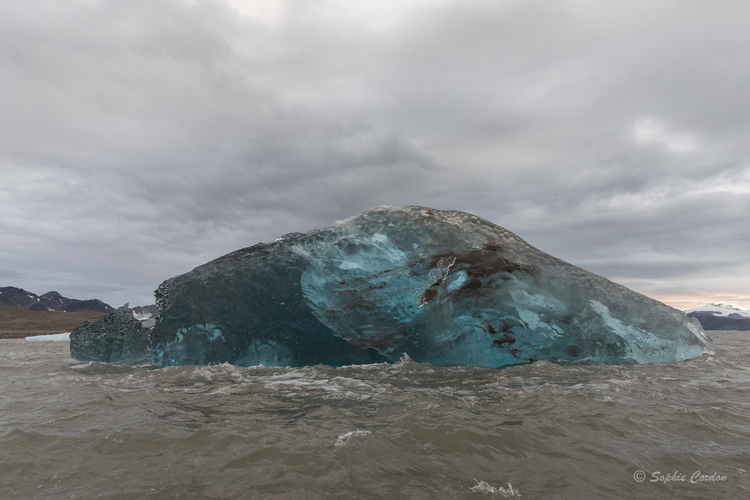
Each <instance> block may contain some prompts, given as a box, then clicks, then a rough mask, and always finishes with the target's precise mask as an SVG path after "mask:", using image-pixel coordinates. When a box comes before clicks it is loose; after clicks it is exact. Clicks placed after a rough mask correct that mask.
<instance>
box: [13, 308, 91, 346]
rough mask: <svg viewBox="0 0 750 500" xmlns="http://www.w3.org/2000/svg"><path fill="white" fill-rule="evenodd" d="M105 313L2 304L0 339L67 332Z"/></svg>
mask: <svg viewBox="0 0 750 500" xmlns="http://www.w3.org/2000/svg"><path fill="white" fill-rule="evenodd" d="M104 314H106V313H101V312H95V311H76V312H69V313H66V312H58V311H29V310H28V309H24V308H23V307H18V306H9V305H4V304H0V339H23V338H26V337H36V336H37V335H50V334H54V333H67V332H71V331H73V329H74V328H75V327H76V326H78V325H79V324H81V323H83V322H84V321H87V320H89V319H92V318H96V317H99V316H103V315H104Z"/></svg>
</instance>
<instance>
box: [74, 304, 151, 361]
mask: <svg viewBox="0 0 750 500" xmlns="http://www.w3.org/2000/svg"><path fill="white" fill-rule="evenodd" d="M150 333H151V330H150V329H149V328H146V327H145V326H144V324H143V323H141V322H140V321H138V320H137V319H136V318H135V317H134V316H133V312H132V311H131V310H130V308H129V307H128V304H125V305H124V306H122V307H120V308H118V309H117V310H115V312H112V313H110V314H108V315H106V316H100V317H98V318H93V319H90V320H88V321H84V322H83V323H81V324H80V325H78V326H76V327H75V328H74V329H73V331H72V332H71V333H70V356H71V357H72V358H75V359H77V360H79V361H101V362H105V363H118V364H133V363H137V362H141V361H143V360H144V359H150V358H151V344H152V342H151V338H150Z"/></svg>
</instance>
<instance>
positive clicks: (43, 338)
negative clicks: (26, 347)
mask: <svg viewBox="0 0 750 500" xmlns="http://www.w3.org/2000/svg"><path fill="white" fill-rule="evenodd" d="M69 341H70V332H67V333H53V334H51V335H35V336H33V337H26V342H69Z"/></svg>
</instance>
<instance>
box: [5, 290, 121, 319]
mask: <svg viewBox="0 0 750 500" xmlns="http://www.w3.org/2000/svg"><path fill="white" fill-rule="evenodd" d="M0 304H8V305H13V306H20V307H23V308H24V309H28V310H30V311H61V312H76V311H84V310H88V311H95V312H104V313H109V312H112V311H114V310H115V309H114V308H113V307H112V306H110V305H109V304H106V303H104V302H102V301H101V300H99V299H89V300H78V299H69V298H67V297H63V296H62V295H60V294H59V293H57V292H47V293H45V294H44V295H37V294H35V293H32V292H27V291H26V290H24V289H23V288H16V287H14V286H6V287H0Z"/></svg>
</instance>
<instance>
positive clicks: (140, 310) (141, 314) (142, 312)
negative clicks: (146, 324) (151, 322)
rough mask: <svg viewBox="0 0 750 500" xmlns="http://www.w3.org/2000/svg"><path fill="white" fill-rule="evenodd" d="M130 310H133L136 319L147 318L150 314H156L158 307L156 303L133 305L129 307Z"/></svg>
mask: <svg viewBox="0 0 750 500" xmlns="http://www.w3.org/2000/svg"><path fill="white" fill-rule="evenodd" d="M130 310H131V311H133V315H134V316H135V318H136V319H139V320H140V319H148V318H150V317H151V316H156V315H157V314H159V308H158V307H157V305H156V304H151V305H150V306H135V307H131V308H130Z"/></svg>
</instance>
